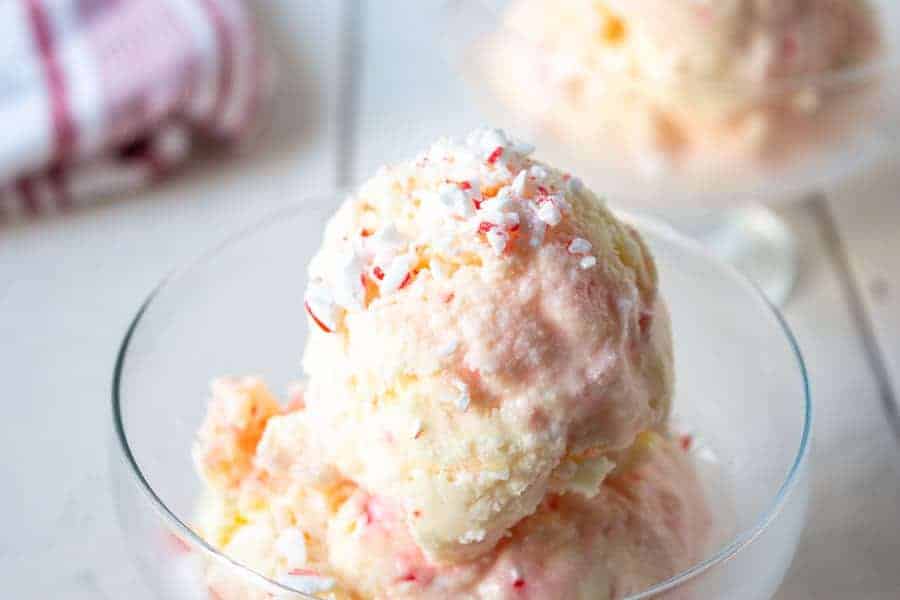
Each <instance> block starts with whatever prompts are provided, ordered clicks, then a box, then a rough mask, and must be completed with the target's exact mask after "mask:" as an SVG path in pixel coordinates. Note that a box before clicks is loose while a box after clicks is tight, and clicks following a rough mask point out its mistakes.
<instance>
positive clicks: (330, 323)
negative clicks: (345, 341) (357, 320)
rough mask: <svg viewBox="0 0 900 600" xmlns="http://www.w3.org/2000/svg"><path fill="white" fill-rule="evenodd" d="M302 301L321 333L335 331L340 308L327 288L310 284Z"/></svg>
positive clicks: (317, 284)
mask: <svg viewBox="0 0 900 600" xmlns="http://www.w3.org/2000/svg"><path fill="white" fill-rule="evenodd" d="M304 300H305V301H304V305H305V306H306V312H307V313H309V316H310V317H311V318H312V320H313V321H314V322H315V323H316V325H318V326H319V328H320V329H322V331H324V332H325V333H333V332H335V331H337V322H338V316H339V311H340V308H339V307H338V306H337V304H336V303H335V302H334V297H333V296H332V294H331V291H330V290H329V289H328V288H327V287H325V286H324V285H322V284H321V283H311V284H310V285H309V287H308V288H307V290H306V297H305V299H304Z"/></svg>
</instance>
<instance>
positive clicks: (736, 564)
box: [110, 196, 811, 600]
mask: <svg viewBox="0 0 900 600" xmlns="http://www.w3.org/2000/svg"><path fill="white" fill-rule="evenodd" d="M342 199H343V197H342V196H334V197H329V198H321V199H317V200H315V201H309V202H306V203H304V204H302V205H300V206H296V207H291V208H289V209H286V210H283V211H281V212H279V213H277V214H275V215H273V216H271V217H269V218H267V219H266V220H265V221H263V222H261V223H260V224H258V225H256V226H254V227H252V228H250V229H249V230H247V231H245V232H242V233H240V234H237V235H235V236H233V237H231V238H230V239H228V240H227V241H226V242H224V243H223V244H222V245H220V246H219V247H218V248H216V249H214V250H212V251H211V252H209V253H208V254H206V255H204V256H203V257H201V258H200V259H199V260H197V261H195V262H194V263H192V264H190V265H189V266H188V267H186V268H185V269H183V270H181V271H179V272H177V273H175V274H173V275H172V276H170V277H168V278H167V279H166V280H164V281H163V282H162V283H161V284H160V285H159V287H158V288H157V289H156V290H155V291H154V292H153V293H152V294H151V295H150V297H149V298H148V299H147V301H146V302H145V303H144V305H143V306H142V307H141V308H140V310H139V312H138V314H137V316H136V317H135V319H134V321H133V323H132V324H131V327H130V328H129V330H128V333H127V335H126V337H125V339H124V341H123V343H122V347H121V350H120V353H119V357H118V361H117V364H116V369H115V375H114V381H113V428H114V429H113V438H112V443H111V445H110V451H111V455H110V460H111V469H112V472H113V475H114V478H113V479H114V494H115V497H116V501H117V502H116V504H117V508H118V511H119V517H120V521H121V525H122V529H123V532H124V535H125V538H126V540H127V543H128V546H129V547H130V549H131V551H132V553H133V554H134V557H135V560H136V562H137V564H138V565H139V567H140V570H141V572H142V573H143V575H144V576H145V581H146V583H147V585H148V586H149V587H150V588H151V589H152V590H153V591H154V592H155V593H156V594H157V596H158V597H160V598H166V599H171V600H182V599H184V600H188V599H206V598H208V591H207V589H206V587H205V584H204V582H203V580H202V569H203V565H208V564H210V563H215V564H216V565H217V566H218V567H220V568H221V569H225V570H229V571H232V572H233V573H234V575H235V577H236V578H239V579H241V580H242V581H243V582H244V583H245V584H246V585H248V586H250V587H252V588H254V589H258V590H259V592H260V594H259V596H258V597H260V598H269V597H274V598H310V597H311V596H308V595H304V594H302V593H300V592H297V591H293V590H291V589H289V588H287V587H284V586H282V585H280V584H279V583H276V582H275V581H272V580H269V579H267V578H266V577H263V576H262V575H260V574H258V573H256V572H254V571H253V570H251V569H249V568H247V567H245V566H243V565H241V564H239V563H238V562H236V561H234V560H232V559H231V558H229V557H227V556H224V555H223V554H221V553H220V552H219V551H218V550H216V549H214V548H213V547H211V546H210V545H208V544H207V543H206V542H205V541H203V540H202V539H201V538H200V537H199V536H198V535H197V534H196V533H195V531H194V530H193V529H192V526H191V521H192V516H193V515H194V514H195V511H196V508H197V503H198V499H199V496H200V494H201V491H202V488H203V485H202V483H201V481H200V480H199V479H198V478H197V476H196V474H195V470H194V464H193V463H192V460H191V447H192V444H193V442H194V439H195V434H196V431H197V429H198V426H199V424H200V422H201V420H202V418H203V414H204V412H205V410H206V404H205V402H204V400H203V399H204V397H205V394H206V388H207V382H208V380H209V379H210V378H211V377H213V376H216V375H218V374H221V373H244V372H253V373H255V374H258V375H259V376H261V377H263V378H265V379H266V380H267V381H268V382H269V383H270V384H271V385H272V387H273V389H276V390H284V389H285V388H286V387H287V386H288V385H289V383H290V382H291V381H292V380H294V379H295V378H296V374H297V372H298V362H299V356H300V352H301V349H302V347H303V345H304V344H303V342H304V339H305V338H306V336H307V335H308V328H309V326H310V322H309V320H308V319H307V318H306V316H305V314H304V313H303V311H302V310H298V305H301V303H302V298H303V294H304V289H305V288H306V283H307V282H306V281H304V277H303V276H302V275H301V270H300V268H299V267H298V265H302V264H304V263H306V262H307V261H308V260H309V259H310V257H311V256H312V255H313V253H314V252H315V251H316V249H317V248H318V247H319V242H320V237H321V232H322V231H323V228H324V226H325V223H326V221H327V219H328V218H329V217H330V216H331V214H332V213H333V211H334V209H335V208H336V207H337V206H338V204H339V203H340V201H341V200H342ZM626 218H627V219H628V220H629V221H630V222H631V223H632V224H634V225H635V226H636V227H637V228H638V230H639V231H640V232H641V234H642V235H643V237H644V239H645V241H646V242H647V244H648V245H649V247H650V249H651V251H652V252H653V254H654V255H655V258H656V263H657V266H658V270H659V274H660V281H661V286H662V290H663V292H664V293H665V295H666V298H667V301H668V305H669V310H670V312H671V316H672V323H673V328H674V331H673V335H674V344H675V356H676V373H677V378H676V379H677V384H676V398H675V404H674V405H675V415H674V419H676V421H677V423H678V427H679V430H681V431H684V432H687V433H689V434H691V435H692V436H693V450H692V452H693V456H694V458H695V459H696V462H697V464H698V467H699V469H700V472H701V474H702V477H703V480H704V485H705V486H706V487H707V488H708V489H707V493H708V498H709V502H710V503H711V504H712V506H713V512H714V521H715V522H714V527H715V531H716V533H715V534H714V536H713V538H714V539H713V540H712V541H711V545H710V548H709V550H708V552H707V553H706V556H705V557H704V559H703V560H701V561H698V562H697V563H696V564H695V565H693V566H692V567H691V568H689V569H687V570H685V571H684V572H681V573H679V574H677V575H676V576H674V577H672V578H670V579H669V580H667V581H664V582H660V583H659V584H657V585H655V586H654V587H652V588H651V589H648V590H646V591H645V592H642V593H640V594H638V595H634V596H630V597H629V598H630V599H632V600H633V599H636V598H680V599H683V598H697V599H703V600H709V599H717V598H723V599H724V598H728V599H729V600H763V599H766V598H771V597H772V595H773V594H774V592H775V590H776V589H777V587H778V585H779V583H780V582H781V580H782V578H783V576H784V573H785V571H786V570H787V567H788V566H789V564H790V562H791V559H792V557H793V554H794V552H795V549H796V546H797V542H798V538H799V536H800V533H801V530H802V528H803V523H804V519H805V512H806V508H807V501H808V489H807V453H808V443H809V436H810V419H811V405H810V398H809V390H808V384H807V379H806V372H805V367H804V365H803V361H802V358H801V356H800V352H799V350H798V348H797V346H796V343H795V341H794V339H793V336H792V334H791V333H790V331H789V329H788V328H787V326H786V325H785V323H784V321H783V320H782V318H781V317H780V315H779V314H778V312H777V310H776V309H774V308H772V307H771V305H770V304H769V303H768V302H767V301H766V300H765V298H764V297H763V296H762V295H761V294H760V293H759V292H758V291H757V290H756V289H755V288H754V287H753V286H752V285H751V284H750V283H748V282H746V281H745V280H744V279H743V278H742V277H740V276H739V275H737V274H736V273H735V272H734V271H733V270H732V269H731V268H729V267H727V266H724V265H722V264H721V263H719V262H718V261H716V260H714V259H713V258H711V257H710V256H709V255H708V254H706V253H705V251H704V250H702V249H701V248H700V247H699V246H697V245H696V244H695V243H693V242H691V241H689V240H687V239H685V238H683V237H681V236H679V235H678V234H677V233H674V232H673V231H671V230H670V229H669V228H668V227H667V226H665V225H660V224H657V223H656V222H654V221H653V220H651V219H647V218H645V217H626ZM735 315H741V316H742V318H739V319H736V318H735ZM313 326H314V325H313ZM326 597H327V596H326Z"/></svg>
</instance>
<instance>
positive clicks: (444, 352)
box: [437, 340, 459, 358]
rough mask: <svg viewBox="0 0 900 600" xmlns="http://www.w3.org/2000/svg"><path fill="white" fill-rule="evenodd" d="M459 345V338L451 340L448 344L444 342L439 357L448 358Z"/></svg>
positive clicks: (438, 353)
mask: <svg viewBox="0 0 900 600" xmlns="http://www.w3.org/2000/svg"><path fill="white" fill-rule="evenodd" d="M458 347H459V341H458V340H450V341H449V342H447V343H446V344H444V345H443V346H442V347H441V348H440V349H439V350H438V352H437V355H438V358H447V357H448V356H450V355H451V354H453V353H454V352H456V349H457V348H458Z"/></svg>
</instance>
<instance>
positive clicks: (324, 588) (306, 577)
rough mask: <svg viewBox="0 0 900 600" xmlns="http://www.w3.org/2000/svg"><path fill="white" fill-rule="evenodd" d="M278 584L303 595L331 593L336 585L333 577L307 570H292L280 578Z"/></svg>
mask: <svg viewBox="0 0 900 600" xmlns="http://www.w3.org/2000/svg"><path fill="white" fill-rule="evenodd" d="M278 583H280V584H281V585H284V586H287V587H289V588H291V589H293V590H296V591H298V592H301V593H303V594H318V593H321V592H330V591H331V590H333V589H334V586H335V585H336V582H335V580H334V578H333V577H325V576H323V575H319V574H318V573H316V572H315V571H310V570H307V569H292V570H290V571H288V572H287V573H286V574H284V575H282V576H281V577H279V578H278Z"/></svg>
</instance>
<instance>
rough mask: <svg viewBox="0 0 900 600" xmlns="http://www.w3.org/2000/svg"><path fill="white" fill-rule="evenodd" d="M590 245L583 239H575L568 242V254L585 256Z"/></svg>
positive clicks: (589, 249)
mask: <svg viewBox="0 0 900 600" xmlns="http://www.w3.org/2000/svg"><path fill="white" fill-rule="evenodd" d="M591 247H592V246H591V243H590V242H589V241H587V240H586V239H584V238H580V237H577V238H575V239H573V240H572V241H571V242H569V252H571V253H572V254H587V253H588V252H590V251H591Z"/></svg>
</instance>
